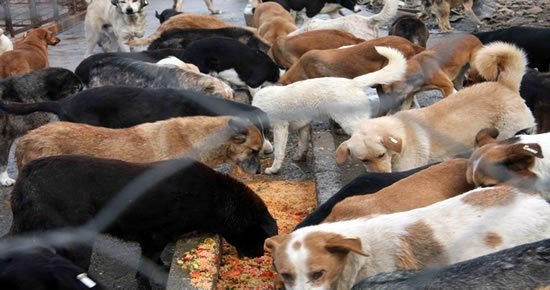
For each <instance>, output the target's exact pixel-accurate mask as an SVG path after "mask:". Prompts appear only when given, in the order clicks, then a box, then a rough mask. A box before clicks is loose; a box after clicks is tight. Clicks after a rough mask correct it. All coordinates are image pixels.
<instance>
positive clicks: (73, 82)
mask: <svg viewBox="0 0 550 290" xmlns="http://www.w3.org/2000/svg"><path fill="white" fill-rule="evenodd" d="M82 88H83V86H82V83H81V82H80V80H79V79H78V77H77V76H76V75H75V74H74V73H72V72H71V71H70V70H67V69H64V68H44V69H39V70H37V71H34V72H31V73H28V74H24V75H22V76H16V77H11V78H6V79H2V80H0V100H1V103H3V102H6V101H8V102H14V103H16V104H22V103H33V102H43V101H55V100H59V99H63V98H65V97H67V96H69V95H72V94H74V93H77V92H79V91H80V90H82ZM53 117H54V116H52V115H51V114H45V113H39V114H33V115H28V116H14V115H11V114H8V113H6V112H5V111H2V110H0V184H1V185H3V186H11V185H13V183H14V182H15V180H13V179H11V178H10V177H9V176H8V172H7V168H8V154H9V151H10V147H11V145H12V144H13V142H14V141H15V139H16V138H18V137H20V136H22V135H24V134H25V133H27V132H28V131H29V130H32V129H35V128H38V127H39V126H42V125H44V124H46V123H48V122H49V121H51V119H52V118H53Z"/></svg>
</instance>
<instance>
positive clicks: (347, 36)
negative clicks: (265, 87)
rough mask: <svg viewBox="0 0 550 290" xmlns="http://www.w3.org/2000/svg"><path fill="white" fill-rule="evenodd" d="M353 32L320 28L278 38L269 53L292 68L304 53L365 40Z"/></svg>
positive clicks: (277, 60) (283, 65) (285, 66)
mask: <svg viewBox="0 0 550 290" xmlns="http://www.w3.org/2000/svg"><path fill="white" fill-rule="evenodd" d="M363 41H364V40H363V39H361V38H357V37H355V36H354V35H353V34H351V33H349V32H345V31H340V30H335V29H320V30H312V31H308V32H304V33H301V34H298V35H294V36H289V37H281V38H278V39H277V40H276V41H275V43H273V45H272V46H271V49H270V50H269V52H268V55H269V56H270V57H271V58H273V59H274V60H275V62H276V63H277V64H278V65H279V66H280V67H283V68H287V69H288V68H290V67H291V66H292V65H294V64H295V63H296V62H298V59H300V57H301V56H302V55H304V54H305V53H306V52H308V51H310V50H314V49H319V50H324V49H334V48H339V47H342V46H348V45H355V44H359V43H361V42H363Z"/></svg>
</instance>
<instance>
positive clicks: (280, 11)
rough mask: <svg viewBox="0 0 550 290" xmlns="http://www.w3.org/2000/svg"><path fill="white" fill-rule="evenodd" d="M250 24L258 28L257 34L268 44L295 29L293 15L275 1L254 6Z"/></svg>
mask: <svg viewBox="0 0 550 290" xmlns="http://www.w3.org/2000/svg"><path fill="white" fill-rule="evenodd" d="M252 26H253V27H256V28H258V35H259V36H260V37H262V38H263V39H265V40H266V42H267V43H268V44H269V45H272V44H273V43H275V41H276V40H277V39H278V38H283V37H285V36H287V35H288V34H289V33H291V32H292V31H294V30H296V22H295V20H294V17H293V16H292V15H290V13H289V12H288V11H286V10H285V9H284V8H283V6H281V5H280V4H278V3H275V2H265V3H261V4H259V5H258V6H256V7H255V8H254V16H253V18H252Z"/></svg>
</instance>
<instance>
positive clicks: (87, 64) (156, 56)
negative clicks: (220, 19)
mask: <svg viewBox="0 0 550 290" xmlns="http://www.w3.org/2000/svg"><path fill="white" fill-rule="evenodd" d="M183 52H184V50H183V49H171V48H166V49H159V50H148V51H140V52H104V53H98V54H94V55H91V56H89V57H88V58H86V59H84V60H83V61H82V62H80V64H79V65H78V66H77V67H76V69H75V71H74V72H75V74H76V75H77V76H78V77H79V78H80V79H81V80H82V82H83V83H84V84H85V85H86V86H87V85H88V84H89V83H90V70H91V69H92V67H93V66H94V65H95V64H96V63H97V62H98V61H100V60H102V59H104V58H108V57H126V58H131V59H136V60H141V61H145V62H157V61H159V60H161V59H163V58H167V57H169V56H175V57H177V58H179V59H182V57H183Z"/></svg>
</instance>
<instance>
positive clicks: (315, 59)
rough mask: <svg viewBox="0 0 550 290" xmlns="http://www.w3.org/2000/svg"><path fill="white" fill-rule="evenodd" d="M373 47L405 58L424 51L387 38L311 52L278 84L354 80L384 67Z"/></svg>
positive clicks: (408, 43)
mask: <svg viewBox="0 0 550 290" xmlns="http://www.w3.org/2000/svg"><path fill="white" fill-rule="evenodd" d="M375 46H387V47H393V48H396V49H398V50H399V51H401V53H403V55H405V57H406V58H407V59H409V58H411V57H412V56H413V55H415V54H417V53H419V52H421V51H423V50H424V48H423V47H420V46H418V45H415V44H412V43H411V42H410V41H408V40H406V39H404V38H402V37H398V36H386V37H380V38H376V39H372V40H369V41H364V42H362V43H360V44H357V45H353V46H351V47H344V48H339V49H325V50H311V51H308V52H306V53H305V54H304V55H302V57H301V58H300V59H299V60H298V62H296V63H295V64H294V65H293V66H292V67H291V68H290V69H289V70H287V71H286V72H285V73H284V74H283V75H282V76H281V78H280V80H279V82H280V83H281V84H283V85H288V84H291V83H294V82H297V81H302V80H306V79H312V78H320V77H341V78H354V77H358V76H360V75H364V74H367V73H370V72H373V71H377V70H379V69H381V68H382V67H384V66H385V65H386V64H387V63H388V60H387V58H385V57H383V56H381V55H380V54H378V53H377V52H376V50H375V49H374V47H375Z"/></svg>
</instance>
